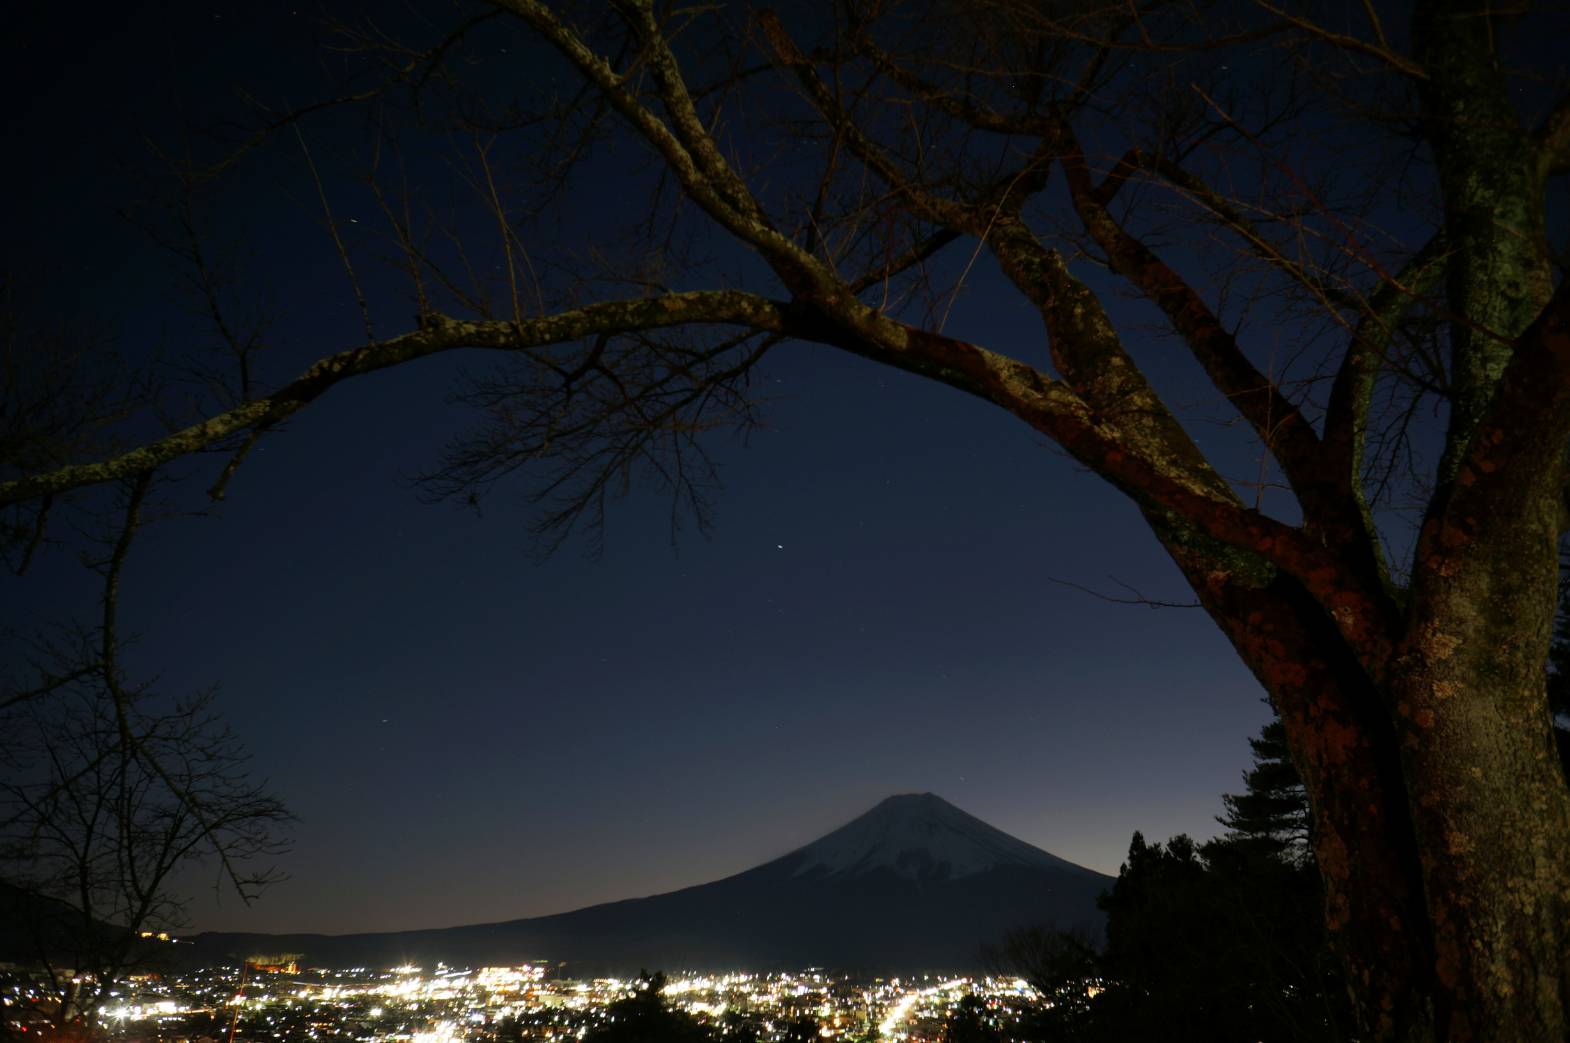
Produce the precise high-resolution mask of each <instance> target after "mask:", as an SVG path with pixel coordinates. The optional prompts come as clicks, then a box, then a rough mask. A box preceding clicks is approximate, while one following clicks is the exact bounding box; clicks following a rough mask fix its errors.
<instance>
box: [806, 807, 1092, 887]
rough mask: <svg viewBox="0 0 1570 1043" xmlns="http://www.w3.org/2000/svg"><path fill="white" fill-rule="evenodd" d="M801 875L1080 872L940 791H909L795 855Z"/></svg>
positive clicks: (950, 877)
mask: <svg viewBox="0 0 1570 1043" xmlns="http://www.w3.org/2000/svg"><path fill="white" fill-rule="evenodd" d="M787 857H790V858H793V859H795V860H796V866H797V868H796V872H795V875H796V876H805V875H823V876H862V875H864V874H866V873H870V872H872V871H874V870H878V869H888V870H892V871H893V872H894V873H895V874H896V875H898V876H901V877H904V878H905V879H907V880H933V879H938V880H943V879H947V880H956V879H959V878H960V877H964V876H971V875H974V874H976V873H983V872H986V871H987V870H989V869H995V868H997V867H999V866H1023V867H1029V868H1037V869H1051V870H1064V869H1078V868H1080V867H1078V866H1076V865H1074V864H1073V863H1072V862H1067V861H1065V860H1063V859H1061V858H1058V857H1057V856H1056V855H1051V854H1048V853H1047V852H1045V851H1043V850H1041V849H1040V848H1038V847H1033V846H1031V845H1030V844H1027V843H1025V842H1024V841H1023V840H1020V839H1018V838H1016V837H1011V836H1009V835H1008V834H1007V833H1005V832H1003V831H1002V830H1001V829H995V828H994V827H992V826H989V825H987V824H986V823H985V822H983V821H981V820H980V819H979V818H976V817H975V816H974V815H970V814H967V813H965V812H963V811H961V810H960V809H959V808H956V807H955V806H954V805H952V804H950V803H949V802H948V801H946V800H944V799H943V798H942V797H939V796H937V795H936V794H933V793H902V794H899V795H897V796H893V797H889V798H887V799H886V800H884V801H882V802H881V803H879V804H878V805H877V806H876V807H874V808H873V809H872V810H871V811H868V812H867V813H866V814H864V815H862V816H860V817H859V818H856V819H854V820H852V821H851V822H848V823H846V824H845V825H843V826H841V827H840V828H839V829H836V830H835V831H834V832H832V833H829V834H827V835H826V836H823V837H821V838H819V839H818V840H815V841H813V842H812V843H811V844H808V845H807V846H806V847H804V848H801V849H800V850H798V851H796V852H793V853H792V854H791V855H790V856H787Z"/></svg>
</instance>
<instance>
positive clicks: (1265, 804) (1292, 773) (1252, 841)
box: [1217, 720, 1313, 864]
mask: <svg viewBox="0 0 1570 1043" xmlns="http://www.w3.org/2000/svg"><path fill="white" fill-rule="evenodd" d="M1248 744H1249V746H1250V747H1252V748H1253V751H1254V766H1253V767H1252V768H1250V769H1249V770H1248V771H1246V772H1244V773H1243V785H1244V790H1243V792H1242V793H1228V794H1225V795H1224V796H1222V798H1221V801H1222V803H1223V804H1225V805H1226V809H1227V810H1226V814H1224V815H1222V816H1221V817H1220V818H1219V819H1218V820H1217V821H1219V822H1220V823H1221V824H1222V825H1223V826H1226V827H1227V839H1228V840H1229V841H1230V842H1231V843H1233V844H1235V845H1238V846H1241V847H1246V848H1248V849H1249V850H1250V851H1252V852H1255V853H1257V854H1260V855H1264V856H1267V857H1270V858H1280V859H1282V860H1284V861H1287V862H1292V863H1294V864H1296V863H1302V862H1304V861H1305V860H1308V859H1311V858H1312V857H1313V855H1312V853H1311V851H1310V849H1309V839H1310V832H1309V811H1308V793H1307V791H1306V790H1304V788H1303V779H1302V777H1301V776H1300V775H1298V773H1297V768H1296V767H1295V766H1294V765H1293V764H1292V757H1291V754H1290V753H1288V752H1287V734H1286V728H1285V727H1284V726H1283V725H1282V724H1281V722H1280V721H1279V720H1277V721H1271V722H1270V723H1269V724H1267V725H1265V727H1264V728H1263V729H1261V731H1260V733H1259V737H1258V738H1257V739H1250V740H1248Z"/></svg>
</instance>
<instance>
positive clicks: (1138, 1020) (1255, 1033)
mask: <svg viewBox="0 0 1570 1043" xmlns="http://www.w3.org/2000/svg"><path fill="white" fill-rule="evenodd" d="M1250 744H1251V746H1252V747H1253V752H1254V765H1253V767H1252V768H1251V769H1250V770H1249V771H1248V772H1246V773H1245V774H1244V776H1243V778H1244V783H1245V791H1244V792H1243V793H1242V794H1235V795H1232V794H1229V795H1227V796H1226V797H1224V798H1223V799H1224V801H1225V803H1226V807H1227V814H1226V815H1225V816H1224V817H1222V818H1221V819H1220V821H1221V822H1222V823H1223V824H1224V825H1226V826H1227V827H1228V830H1229V832H1228V834H1227V835H1226V836H1225V837H1223V838H1221V839H1218V840H1213V841H1210V842H1208V843H1205V844H1196V843H1195V842H1194V841H1193V840H1192V839H1190V838H1189V837H1187V836H1177V837H1173V838H1172V839H1171V840H1169V841H1167V842H1166V843H1165V844H1160V843H1154V844H1153V843H1148V842H1146V840H1145V838H1144V837H1143V836H1141V835H1140V834H1138V833H1135V834H1134V838H1133V841H1132V843H1131V844H1130V845H1129V853H1128V860H1127V861H1126V862H1125V863H1124V864H1123V866H1122V869H1121V871H1120V872H1119V874H1118V879H1117V882H1116V883H1115V884H1114V885H1113V887H1112V889H1111V890H1110V891H1109V892H1107V893H1106V894H1104V895H1103V896H1102V898H1101V902H1100V904H1101V908H1102V909H1103V911H1105V912H1106V914H1107V926H1106V943H1105V945H1104V947H1103V948H1102V950H1101V951H1100V952H1097V951H1096V950H1095V949H1094V948H1093V947H1092V946H1091V944H1090V943H1089V940H1088V939H1085V938H1082V937H1076V936H1074V935H1071V934H1067V933H1064V932H1058V931H1052V930H1046V929H1041V930H1036V931H1028V932H1020V933H1017V934H1015V935H1013V936H1011V937H1010V938H1009V939H1008V940H1007V942H1006V943H1005V944H1004V946H1003V947H1002V949H1001V950H1000V951H999V952H998V953H996V954H994V963H996V964H998V965H999V966H1000V967H1007V968H1008V969H1009V970H1011V971H1012V972H1013V973H1016V974H1019V975H1021V976H1022V977H1025V978H1026V979H1027V980H1029V981H1030V982H1031V984H1032V985H1034V986H1035V987H1036V989H1037V990H1038V992H1040V993H1041V995H1042V997H1043V999H1044V1002H1043V1003H1042V1005H1041V1006H1040V1008H1039V1009H1038V1010H1037V1011H1036V1012H1034V1013H1033V1014H1032V1016H1031V1018H1030V1021H1029V1024H1028V1025H1027V1034H1028V1036H1029V1037H1030V1038H1032V1039H1037V1040H1042V1041H1050V1043H1102V1041H1105V1043H1112V1041H1121V1040H1136V1039H1161V1040H1173V1041H1182V1040H1195V1041H1200V1040H1203V1041H1206V1043H1226V1041H1233V1040H1235V1041H1239V1043H1245V1041H1246V1043H1258V1041H1265V1043H1278V1041H1279V1043H1310V1041H1326V1043H1328V1041H1331V1040H1339V1039H1342V1038H1344V1036H1345V1033H1346V1026H1347V1025H1348V1023H1349V1016H1350V1012H1349V1010H1348V1006H1347V990H1346V987H1345V984H1344V982H1343V981H1342V979H1341V977H1340V971H1339V965H1338V964H1337V962H1336V961H1335V959H1334V958H1333V956H1332V954H1331V953H1330V952H1329V950H1328V947H1327V946H1326V943H1325V937H1324V929H1323V926H1322V919H1321V909H1322V906H1323V903H1324V898H1323V891H1322V888H1321V885H1320V882H1319V876H1318V872H1317V868H1316V866H1315V865H1314V861H1313V855H1312V851H1311V849H1310V848H1309V846H1308V843H1307V841H1308V827H1307V823H1308V802H1307V796H1306V792H1305V790H1304V788H1303V785H1302V782H1301V780H1300V779H1299V778H1298V776H1297V771H1296V769H1295V768H1294V767H1293V765H1292V761H1291V759H1290V758H1289V757H1288V756H1287V752H1286V747H1285V742H1284V736H1283V733H1282V730H1281V728H1280V725H1279V724H1274V723H1273V724H1271V725H1267V726H1266V727H1265V729H1264V730H1263V731H1262V732H1261V734H1260V736H1259V738H1257V739H1254V740H1251V743H1250Z"/></svg>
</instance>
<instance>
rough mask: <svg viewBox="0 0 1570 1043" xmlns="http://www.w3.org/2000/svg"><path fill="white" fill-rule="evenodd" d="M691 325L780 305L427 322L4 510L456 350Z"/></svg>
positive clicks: (130, 469) (749, 317) (47, 475)
mask: <svg viewBox="0 0 1570 1043" xmlns="http://www.w3.org/2000/svg"><path fill="white" fill-rule="evenodd" d="M689 323H714V324H721V325H735V326H749V327H752V328H754V329H760V330H769V331H775V332H781V331H783V330H784V318H783V310H782V306H781V305H780V304H779V303H777V302H775V301H770V300H767V299H765V298H762V297H756V296H753V295H751V294H746V293H741V292H738V291H731V290H718V291H711V292H691V293H672V294H666V295H663V296H659V297H649V298H645V299H642V300H630V301H607V302H602V303H598V304H590V305H586V306H585V307H582V308H578V309H574V310H572V311H566V312H560V313H558V314H555V315H550V316H543V317H540V318H535V319H527V320H525V321H523V322H521V323H513V322H494V321H493V322H470V321H458V320H453V319H439V317H436V316H432V317H431V321H429V322H427V324H426V326H425V327H424V328H423V329H420V330H416V331H414V332H412V333H406V334H404V335H403V336H400V337H394V338H392V339H390V340H384V341H378V342H376V343H373V344H367V345H364V346H363V347H358V348H351V349H349V350H347V351H342V352H339V353H338V354H336V355H330V356H328V357H326V358H324V359H322V360H320V361H318V362H317V363H315V364H314V365H312V366H311V367H310V368H309V369H307V370H306V371H305V372H304V373H302V374H301V375H300V376H299V377H297V378H295V380H293V381H292V382H290V383H289V384H287V385H285V386H283V387H281V388H279V389H278V390H277V391H275V392H274V393H272V394H271V395H268V396H266V397H264V398H258V399H254V400H252V401H250V402H244V403H241V404H240V405H237V406H235V407H234V408H232V409H229V410H226V411H224V412H222V413H219V414H217V415H216V416H213V417H209V418H208V419H206V420H204V421H202V422H201V423H198V424H193V425H191V426H190V427H187V428H184V429H183V430H180V431H176V432H174V433H173V434H170V435H167V436H165V437H163V438H160V439H158V440H156V441H153V442H149V443H147V444H146V445H143V446H140V447H138V448H136V449H133V450H131V451H129V452H126V453H122V454H121V455H119V456H116V457H112V458H110V459H107V460H100V461H95V462H92V463H82V464H71V465H68V466H65V467H61V468H57V469H55V470H53V471H48V472H44V473H42V474H35V475H29V476H27V477H24V478H19V479H16V480H15V481H11V482H5V483H0V505H3V504H10V503H19V502H21V501H24V500H31V499H34V498H36V497H40V496H45V495H50V494H58V493H62V492H66V491H68V490H71V489H79V488H83V487H85V486H89V485H97V484H99V483H102V482H109V481H115V480H117V479H120V478H125V477H129V476H131V475H135V474H139V473H141V472H143V471H148V470H151V469H153V468H156V467H159V466H161V465H163V464H166V463H168V462H169V461H171V460H175V459H177V458H179V457H182V456H186V455H188V454H191V453H194V452H197V451H199V450H203V449H207V448H209V447H211V446H213V445H215V444H217V443H218V442H220V441H222V440H223V439H225V438H227V437H229V436H230V435H234V434H236V433H238V432H241V431H247V430H250V429H253V428H256V427H259V426H270V425H273V424H277V423H278V422H279V421H281V420H283V419H285V418H286V417H288V416H291V415H292V414H294V413H296V412H298V411H299V410H301V409H303V408H304V407H305V406H306V405H308V404H310V403H311V402H312V401H314V400H315V399H316V398H317V397H319V396H320V395H322V394H323V393H324V392H326V391H327V390H328V389H330V388H332V387H333V386H335V385H337V384H338V383H341V382H342V381H345V380H348V379H351V378H353V377H357V376H362V375H364V374H366V373H374V372H376V371H377V370H381V369H386V368H388V367H390V366H396V365H398V364H400V363H404V362H408V361H411V360H413V359H417V358H423V357H425V356H427V355H434V354H438V353H440V352H444V351H452V350H454V349H458V348H482V349H488V350H495V351H525V350H528V349H530V348H535V347H541V346H544V345H548V344H557V343H561V342H563V341H569V340H575V339H577V338H579V337H586V336H593V335H595V334H600V333H619V332H626V331H629V330H637V329H657V328H661V327H668V326H679V325H686V324H689Z"/></svg>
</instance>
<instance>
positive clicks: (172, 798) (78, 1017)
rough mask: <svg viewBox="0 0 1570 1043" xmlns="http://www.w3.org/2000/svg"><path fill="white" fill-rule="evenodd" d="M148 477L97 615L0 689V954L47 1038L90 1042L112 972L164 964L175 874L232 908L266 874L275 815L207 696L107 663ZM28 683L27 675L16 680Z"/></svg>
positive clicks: (130, 505)
mask: <svg viewBox="0 0 1570 1043" xmlns="http://www.w3.org/2000/svg"><path fill="white" fill-rule="evenodd" d="M150 485H151V476H150V475H143V476H140V477H138V478H137V479H136V480H134V481H133V482H132V483H130V486H129V488H128V490H127V491H126V494H125V501H126V502H125V504H124V507H123V515H122V523H121V526H120V528H119V529H118V531H117V532H116V533H115V534H114V539H113V542H112V543H111V545H110V546H109V547H108V548H107V554H106V557H105V558H103V559H102V560H101V561H100V562H99V563H98V567H99V569H100V571H101V572H102V574H103V578H104V585H103V597H102V605H101V609H102V616H101V619H100V623H99V625H98V626H97V627H95V628H82V629H71V630H68V631H67V632H66V633H64V634H63V635H56V637H55V638H54V639H53V640H50V641H48V642H47V643H44V644H43V645H42V647H40V648H38V649H37V651H36V653H35V654H34V655H33V656H31V657H30V658H31V660H32V661H31V663H30V664H29V665H30V666H31V670H24V672H23V677H22V679H21V680H20V681H19V682H18V683H15V684H13V685H12V686H11V687H10V688H9V689H7V690H5V691H4V692H3V693H0V730H3V733H4V736H5V739H4V742H3V743H0V766H3V768H4V776H3V778H4V781H3V782H0V887H3V888H4V891H5V894H4V899H5V902H4V905H5V907H6V910H7V920H8V923H7V925H6V930H5V931H4V932H3V938H4V944H5V945H6V947H7V948H8V949H9V950H10V952H9V953H8V955H10V956H12V957H17V958H24V959H28V960H29V961H31V962H32V963H33V964H34V965H36V966H38V967H40V968H41V969H42V973H43V974H44V976H45V978H46V980H47V982H48V986H49V991H50V993H51V994H52V997H53V1000H54V1002H53V1004H52V1007H51V1009H50V1011H49V1013H50V1017H51V1029H52V1031H53V1032H54V1033H55V1034H56V1035H57V1036H59V1037H61V1038H75V1037H76V1036H93V1035H96V1034H97V1031H98V1029H99V1025H98V1022H97V1013H98V1010H99V1008H100V1007H101V1006H102V1004H103V1003H104V1001H105V1000H106V999H107V998H108V997H109V995H110V994H111V991H112V990H113V989H114V988H115V987H116V986H117V985H119V984H120V983H121V982H122V981H123V980H124V978H125V976H126V975H127V974H130V973H132V972H134V971H136V970H139V969H152V968H157V967H160V966H164V965H167V964H169V963H170V962H172V961H171V957H172V956H173V955H174V954H173V953H172V952H171V951H170V946H171V945H172V944H173V943H172V942H171V941H170V939H169V931H170V930H173V929H175V928H177V927H179V926H180V925H181V924H182V923H183V919H182V912H183V909H184V906H185V895H184V893H183V892H182V889H181V888H180V886H179V885H180V883H181V881H180V880H179V879H178V877H179V876H180V875H182V874H183V875H185V876H186V877H187V880H186V883H187V885H188V883H189V875H190V874H191V872H192V871H193V870H194V869H196V868H199V867H200V866H201V865H203V864H204V863H206V864H210V865H211V868H212V869H213V871H214V882H215V885H216V886H220V887H228V888H231V889H232V890H233V891H234V893H235V894H236V895H237V897H238V898H239V899H240V900H241V901H244V902H249V901H251V900H252V899H253V898H255V897H256V896H257V895H258V894H259V893H260V892H261V890H262V889H263V888H264V887H265V886H266V885H267V884H268V883H270V882H272V881H274V880H275V879H277V874H276V873H275V872H274V871H273V870H272V869H271V868H269V867H266V866H258V865H257V860H258V859H261V858H266V857H267V856H271V855H274V854H276V853H278V852H280V851H281V850H282V842H281V839H280V835H279V832H278V830H279V827H280V826H281V825H282V823H283V822H284V821H285V820H286V819H287V818H288V815H287V812H286V811H285V810H284V807H283V805H282V804H281V803H280V802H279V801H278V800H277V799H276V798H275V797H273V796H271V795H270V794H269V793H267V791H266V790H265V789H264V788H263V786H262V785H260V784H258V783H257V782H255V781H254V780H253V779H252V778H251V777H250V775H249V773H248V768H247V758H246V756H245V752H244V750H243V749H242V747H241V746H240V744H239V743H238V741H237V740H236V738H235V737H234V736H233V735H232V734H231V733H230V732H229V730H228V729H227V728H226V727H225V726H224V725H223V724H222V722H221V721H220V720H219V718H218V717H217V716H216V715H215V713H214V712H213V709H212V701H213V694H214V693H213V692H204V693H200V694H198V695H196V696H194V697H190V698H186V699H175V700H171V699H168V698H167V697H163V696H161V695H159V694H158V693H157V692H155V691H153V690H152V689H151V688H150V687H149V686H147V685H142V684H133V683H132V682H131V681H130V680H128V678H127V677H126V675H125V671H124V668H123V667H122V665H121V658H122V656H121V653H122V650H123V647H124V644H125V639H124V638H123V637H122V636H121V635H120V633H119V629H118V620H117V616H118V611H119V607H118V601H119V585H120V574H121V570H122V568H123V566H124V563H125V559H126V555H127V553H128V552H129V550H130V546H131V542H132V538H133V536H134V534H135V532H136V530H137V528H138V526H139V525H140V523H141V514H142V510H143V505H144V501H145V498H146V496H147V493H148V489H149V487H150ZM29 673H30V674H31V676H30V677H28V676H27V675H28V674H29Z"/></svg>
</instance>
